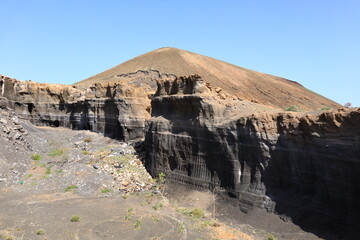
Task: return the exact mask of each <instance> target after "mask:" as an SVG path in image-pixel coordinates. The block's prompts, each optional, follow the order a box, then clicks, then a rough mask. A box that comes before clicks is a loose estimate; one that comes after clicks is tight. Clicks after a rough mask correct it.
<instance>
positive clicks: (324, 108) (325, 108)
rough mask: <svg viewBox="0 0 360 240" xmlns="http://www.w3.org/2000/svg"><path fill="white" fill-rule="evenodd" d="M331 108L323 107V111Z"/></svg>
mask: <svg viewBox="0 0 360 240" xmlns="http://www.w3.org/2000/svg"><path fill="white" fill-rule="evenodd" d="M330 109H331V108H329V107H323V108H321V111H327V110H330Z"/></svg>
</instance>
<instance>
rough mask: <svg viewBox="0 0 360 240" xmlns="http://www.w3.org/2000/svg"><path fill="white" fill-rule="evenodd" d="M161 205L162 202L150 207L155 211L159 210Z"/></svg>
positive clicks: (162, 205)
mask: <svg viewBox="0 0 360 240" xmlns="http://www.w3.org/2000/svg"><path fill="white" fill-rule="evenodd" d="M163 207H164V204H162V203H158V204H156V205H154V206H152V208H153V209H154V210H155V211H157V210H160V209H161V208H163Z"/></svg>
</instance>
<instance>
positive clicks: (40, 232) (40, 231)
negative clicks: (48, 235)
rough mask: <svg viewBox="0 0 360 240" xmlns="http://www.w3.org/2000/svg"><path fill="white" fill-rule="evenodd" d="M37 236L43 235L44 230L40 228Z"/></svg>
mask: <svg viewBox="0 0 360 240" xmlns="http://www.w3.org/2000/svg"><path fill="white" fill-rule="evenodd" d="M36 234H37V235H45V230H44V229H42V228H40V229H39V230H37V231H36Z"/></svg>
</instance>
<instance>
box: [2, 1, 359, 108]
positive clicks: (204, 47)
mask: <svg viewBox="0 0 360 240" xmlns="http://www.w3.org/2000/svg"><path fill="white" fill-rule="evenodd" d="M0 11H1V15H0V16H1V20H0V34H1V37H0V54H1V57H0V74H2V75H6V76H9V77H13V78H17V79H19V80H29V79H30V80H33V81H37V82H49V83H63V84H71V83H74V82H77V81H80V80H82V79H85V78H87V77H90V76H92V75H95V74H97V73H99V72H102V71H104V70H106V69H108V68H110V67H113V66H115V65H117V64H120V63H122V62H124V61H126V60H129V59H130V58H133V57H136V56H138V55H140V54H142V53H145V52H148V51H152V50H155V49H157V48H160V47H177V48H181V49H184V50H188V51H191V52H196V53H199V54H203V55H207V56H210V57H213V58H217V59H220V60H223V61H226V62H230V63H233V64H235V65H239V66H242V67H246V68H249V69H253V70H256V71H260V72H264V73H269V74H273V75H276V76H280V77H285V78H288V79H291V80H294V81H297V82H299V83H301V84H302V85H304V86H305V87H307V88H309V89H311V90H313V91H315V92H318V93H319V94H321V95H323V96H325V97H328V98H330V99H332V100H334V101H336V102H338V103H340V104H344V103H345V102H351V103H352V104H353V106H358V107H360V91H359V88H360V79H359V71H360V1H359V0H342V1H339V0H301V1H295V0H294V1H292V0H283V1H280V0H273V1H269V0H253V1H249V0H246V1H243V0H237V1H227V0H222V1H219V0H218V1H210V0H207V1H202V0H192V1H187V0H181V1H172V0H166V1H157V0H152V1H145V0H144V1H141V0H138V1H120V0H118V1H116V0H98V1H93V0H86V1H82V0H61V1H49V0H44V1H38V0H31V1H29V0H23V1H20V0H11V1H10V0H0Z"/></svg>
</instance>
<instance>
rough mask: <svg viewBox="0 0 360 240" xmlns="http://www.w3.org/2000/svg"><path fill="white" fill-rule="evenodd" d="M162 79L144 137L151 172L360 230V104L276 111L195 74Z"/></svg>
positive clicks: (307, 219)
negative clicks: (223, 92) (222, 91)
mask: <svg viewBox="0 0 360 240" xmlns="http://www.w3.org/2000/svg"><path fill="white" fill-rule="evenodd" d="M158 85H159V86H158V91H157V94H156V95H155V97H154V98H153V99H152V101H151V106H152V117H151V119H150V120H148V121H147V127H146V138H145V145H146V152H147V156H146V167H147V169H148V171H149V172H150V173H151V174H152V175H154V176H156V175H158V174H159V173H160V172H163V173H165V175H166V176H167V179H169V180H172V181H174V182H178V183H183V184H186V185H190V186H193V187H195V188H198V189H212V190H215V191H219V192H221V191H222V192H224V190H225V192H226V193H227V195H228V196H230V197H229V198H232V202H234V199H236V200H237V204H238V206H239V208H240V209H241V210H242V211H244V212H247V211H249V210H251V209H252V208H253V207H260V208H265V209H267V210H268V211H271V212H276V213H278V214H281V215H283V216H284V217H285V218H290V219H292V220H293V221H294V222H295V223H297V224H299V225H301V226H303V227H314V226H319V227H321V226H326V227H327V228H328V229H336V230H335V231H337V230H339V231H342V232H346V231H350V232H351V233H352V234H354V231H355V230H356V229H359V226H360V225H359V221H357V219H359V218H360V207H359V206H360V200H359V193H360V184H359V183H360V175H359V172H360V109H339V110H337V111H325V112H324V111H323V112H321V113H319V114H310V113H293V112H292V113H289V112H279V111H276V110H274V109H272V110H271V109H269V108H265V107H264V106H261V105H259V104H254V103H251V102H247V101H240V100H235V99H233V98H222V97H221V96H219V94H216V92H215V91H212V90H211V89H209V88H208V87H207V86H206V84H205V83H203V81H202V80H201V78H199V77H198V76H191V77H188V78H180V79H176V80H175V81H161V82H159V83H158ZM349 229H351V230H349ZM329 231H330V230H329Z"/></svg>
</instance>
